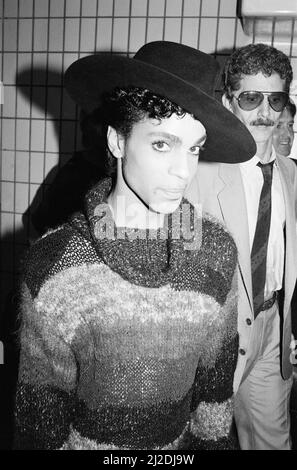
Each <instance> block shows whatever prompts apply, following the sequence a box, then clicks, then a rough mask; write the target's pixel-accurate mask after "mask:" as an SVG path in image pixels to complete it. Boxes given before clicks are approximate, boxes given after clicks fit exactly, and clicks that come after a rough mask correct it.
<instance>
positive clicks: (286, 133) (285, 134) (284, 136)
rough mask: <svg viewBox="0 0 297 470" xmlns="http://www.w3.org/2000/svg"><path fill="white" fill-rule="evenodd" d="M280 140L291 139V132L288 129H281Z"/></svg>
mask: <svg viewBox="0 0 297 470" xmlns="http://www.w3.org/2000/svg"><path fill="white" fill-rule="evenodd" d="M280 138H281V139H289V138H290V132H289V130H288V129H287V128H286V127H282V128H281V131H280Z"/></svg>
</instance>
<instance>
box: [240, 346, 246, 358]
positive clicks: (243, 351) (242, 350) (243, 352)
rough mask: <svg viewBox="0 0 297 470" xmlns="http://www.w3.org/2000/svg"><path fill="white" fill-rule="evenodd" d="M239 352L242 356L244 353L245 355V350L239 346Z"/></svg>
mask: <svg viewBox="0 0 297 470" xmlns="http://www.w3.org/2000/svg"><path fill="white" fill-rule="evenodd" d="M239 354H241V355H242V356H244V355H245V350H244V349H242V348H240V349H239Z"/></svg>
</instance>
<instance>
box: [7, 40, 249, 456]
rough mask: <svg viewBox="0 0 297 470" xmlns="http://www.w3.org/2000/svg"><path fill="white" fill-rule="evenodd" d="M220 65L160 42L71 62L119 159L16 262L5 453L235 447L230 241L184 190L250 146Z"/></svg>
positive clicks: (75, 89) (110, 151)
mask: <svg viewBox="0 0 297 470" xmlns="http://www.w3.org/2000/svg"><path fill="white" fill-rule="evenodd" d="M217 73H218V64H217V63H216V61H215V60H214V59H213V58H212V57H211V56H208V55H207V54H204V53H202V52H200V51H196V50H195V49H192V48H189V47H187V46H183V45H180V44H175V43H171V42H166V41H164V42H153V43H149V44H147V45H145V46H143V47H142V48H141V49H140V50H139V51H138V53H137V54H136V55H135V57H134V58H133V59H128V58H125V57H116V56H115V57H106V56H101V55H95V56H90V57H86V58H83V59H80V60H78V61H77V62H75V63H74V64H72V65H71V66H70V68H69V69H68V71H67V72H66V76H65V84H66V89H67V91H68V92H69V94H70V96H71V97H72V98H73V99H74V100H75V101H76V102H77V103H78V104H79V105H80V106H81V107H82V109H84V110H85V111H87V112H88V113H91V114H92V119H93V122H94V121H96V120H97V124H98V126H97V127H98V131H100V133H101V134H102V129H103V131H104V135H105V139H106V145H107V152H106V158H107V160H108V161H109V160H110V159H112V161H114V162H115V163H116V165H115V172H114V173H113V174H112V177H111V178H106V179H104V180H102V181H100V182H98V184H96V185H95V186H94V187H93V188H92V189H91V191H90V192H89V193H88V194H87V195H86V198H85V207H84V210H83V211H82V212H80V213H77V214H75V215H74V216H73V217H72V218H71V219H70V220H69V221H68V222H67V223H66V224H64V225H62V226H61V227H59V228H57V229H56V230H54V231H51V232H48V233H47V234H46V235H45V236H44V237H43V238H41V239H40V240H39V241H38V242H37V243H36V244H34V245H33V247H32V248H31V250H30V252H29V254H28V257H27V259H26V262H25V264H24V266H25V267H24V272H23V282H22V300H21V305H20V309H21V318H22V328H21V333H20V344H21V359H20V370H19V378H18V387H17V397H16V435H15V447H16V448H21V449H24V448H27V449H105V450H107V449H110V450H114V449H171V450H172V449H233V448H236V447H237V442H236V439H235V437H234V436H233V434H232V431H231V423H232V416H233V390H232V381H233V372H234V369H235V364H236V360H237V350H238V338H237V281H236V263H237V250H236V247H235V244H234V241H233V239H232V237H231V235H230V234H229V233H228V232H227V231H226V230H225V229H224V228H223V227H222V226H221V225H220V224H219V223H218V222H217V221H216V220H215V219H213V218H211V217H209V216H207V215H205V214H202V213H201V211H200V209H199V206H193V205H191V204H190V203H189V202H188V201H187V200H186V199H185V198H184V193H185V191H186V189H187V188H188V186H189V184H190V182H191V180H192V178H193V176H194V174H195V172H196V170H197V164H198V159H199V158H200V157H201V158H205V159H207V160H208V161H221V162H229V163H235V162H238V161H245V160H247V159H249V158H251V157H252V155H253V154H254V152H255V145H254V141H253V139H252V138H251V136H250V134H249V133H248V132H247V131H246V129H245V127H244V126H243V125H242V124H241V123H240V122H239V121H238V120H237V118H236V117H234V116H233V115H232V113H230V112H229V111H227V110H226V109H224V107H223V106H222V105H221V104H220V103H218V102H217V101H216V100H215V99H214V94H213V93H214V92H213V90H214V87H215V82H216V78H217ZM94 140H95V142H94V145H96V137H95V136H94ZM203 147H205V149H204V150H203ZM98 158H104V156H103V155H101V156H99V155H98Z"/></svg>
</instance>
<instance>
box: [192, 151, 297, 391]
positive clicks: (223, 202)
mask: <svg viewBox="0 0 297 470" xmlns="http://www.w3.org/2000/svg"><path fill="white" fill-rule="evenodd" d="M277 163H278V167H279V173H280V180H281V185H282V189H283V195H284V202H285V211H286V214H285V216H286V224H285V265H284V279H283V292H282V294H283V295H281V296H280V298H281V301H280V316H281V373H282V376H283V378H284V379H288V378H289V377H290V375H291V373H292V365H291V363H290V352H291V351H290V342H291V307H290V305H291V299H292V295H293V291H294V286H295V282H296V276H297V235H296V214H297V170H296V165H295V164H294V163H293V162H292V161H291V160H290V159H288V158H286V157H282V156H280V157H277ZM186 196H187V198H188V199H189V201H190V202H192V203H195V204H197V203H201V204H202V210H203V211H205V212H209V213H210V214H212V215H213V216H215V217H217V218H218V219H219V220H220V221H222V222H223V223H224V225H225V226H226V227H227V229H228V230H229V231H230V233H231V234H232V236H233V238H234V240H235V243H236V245H237V249H238V271H239V272H238V331H239V341H240V346H239V347H240V349H241V350H244V351H248V348H249V343H250V337H251V328H252V327H253V323H252V326H250V325H249V323H250V322H249V320H248V319H251V320H253V318H254V312H253V296H252V279H251V259H250V243H249V231H248V218H247V208H246V202H245V193H244V187H243V181H242V177H241V171H240V167H239V165H238V164H227V163H213V162H211V163H208V162H199V165H198V171H197V174H196V175H195V177H194V180H193V181H192V183H191V186H190V187H189V190H188V193H187V195H186ZM295 314H296V313H295ZM246 362H247V354H239V357H238V364H237V369H236V373H235V378H234V390H235V391H236V390H237V388H238V386H239V384H240V383H241V382H242V381H243V380H244V379H245V378H246V376H247V375H248V374H249V371H250V370H251V367H252V364H249V368H247V367H246Z"/></svg>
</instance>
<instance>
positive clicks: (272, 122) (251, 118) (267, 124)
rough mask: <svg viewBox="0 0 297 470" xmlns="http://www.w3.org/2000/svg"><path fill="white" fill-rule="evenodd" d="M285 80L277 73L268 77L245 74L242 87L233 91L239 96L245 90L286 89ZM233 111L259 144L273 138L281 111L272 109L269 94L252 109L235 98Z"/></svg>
mask: <svg viewBox="0 0 297 470" xmlns="http://www.w3.org/2000/svg"><path fill="white" fill-rule="evenodd" d="M284 90H285V80H284V79H281V78H280V76H279V75H278V74H277V73H273V74H272V75H271V76H270V77H266V76H265V75H263V74H262V73H258V74H257V75H243V76H242V79H241V80H240V88H239V90H236V91H234V92H233V95H234V96H235V97H237V98H238V96H239V95H240V93H242V92H243V91H266V92H267V91H268V92H273V91H284ZM230 108H231V111H233V113H234V114H235V115H236V116H237V117H238V118H239V119H240V120H241V122H242V123H243V124H245V126H246V127H247V128H248V130H249V131H250V133H251V134H252V136H253V138H254V139H255V142H256V143H257V144H261V143H265V142H267V141H268V140H269V139H270V138H272V134H273V131H274V129H275V127H276V125H277V122H278V119H279V117H280V115H281V111H280V112H277V111H274V110H273V109H272V107H271V106H270V104H269V102H268V95H264V99H263V101H262V103H261V104H260V105H259V106H258V107H257V108H256V109H253V110H251V111H245V110H243V109H241V108H240V106H239V103H238V101H237V99H235V98H233V99H232V100H231V102H230Z"/></svg>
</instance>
